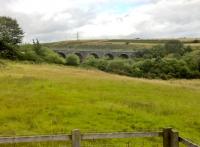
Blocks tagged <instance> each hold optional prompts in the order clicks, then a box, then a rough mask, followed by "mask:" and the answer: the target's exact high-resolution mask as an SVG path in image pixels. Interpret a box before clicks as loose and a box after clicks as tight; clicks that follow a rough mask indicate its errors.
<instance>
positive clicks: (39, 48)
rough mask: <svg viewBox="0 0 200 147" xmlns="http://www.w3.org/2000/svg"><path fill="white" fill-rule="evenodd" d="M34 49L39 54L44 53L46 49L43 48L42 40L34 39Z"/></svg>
mask: <svg viewBox="0 0 200 147" xmlns="http://www.w3.org/2000/svg"><path fill="white" fill-rule="evenodd" d="M33 49H34V51H35V52H36V54H37V55H39V56H43V55H44V50H42V46H41V44H40V42H39V41H38V39H36V42H35V40H33Z"/></svg>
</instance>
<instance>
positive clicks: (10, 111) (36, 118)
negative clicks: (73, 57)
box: [0, 61, 200, 143]
mask: <svg viewBox="0 0 200 147" xmlns="http://www.w3.org/2000/svg"><path fill="white" fill-rule="evenodd" d="M0 82H1V85H0V105H1V107H0V124H1V127H0V135H1V136H7V135H8V136H13V135H33V134H48V133H50V134H54V133H68V132H70V131H71V130H72V129H74V128H79V129H81V130H82V131H84V132H93V131H100V132H101V131H106V132H107V131H108V132H109V131H132V130H149V129H161V128H163V127H168V126H171V127H173V128H175V129H177V130H179V131H180V133H181V135H182V136H184V137H188V138H191V139H193V140H194V141H196V142H197V143H200V97H199V95H200V80H170V81H160V80H145V79H137V78H129V77H126V76H118V75H113V74H107V73H103V72H100V71H96V70H85V69H81V68H72V67H66V66H57V65H47V64H41V65H34V64H29V63H16V62H10V61H1V66H0Z"/></svg>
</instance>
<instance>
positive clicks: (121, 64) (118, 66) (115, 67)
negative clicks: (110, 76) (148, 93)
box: [107, 59, 132, 75]
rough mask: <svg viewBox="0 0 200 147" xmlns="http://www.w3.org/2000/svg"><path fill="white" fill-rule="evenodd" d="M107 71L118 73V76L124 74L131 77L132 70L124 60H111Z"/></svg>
mask: <svg viewBox="0 0 200 147" xmlns="http://www.w3.org/2000/svg"><path fill="white" fill-rule="evenodd" d="M107 71H110V72H114V73H118V74H125V75H131V72H132V68H131V66H130V65H129V64H128V63H127V62H126V61H125V60H119V59H116V60H112V61H110V62H109V64H108V65H107Z"/></svg>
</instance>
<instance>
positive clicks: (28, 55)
mask: <svg viewBox="0 0 200 147" xmlns="http://www.w3.org/2000/svg"><path fill="white" fill-rule="evenodd" d="M40 53H41V54H38V52H36V50H35V47H34V46H33V45H31V44H27V45H22V46H20V53H19V59H21V60H29V61H34V62H36V63H41V62H47V63H56V64H65V60H64V58H62V57H61V56H59V55H58V54H57V53H55V52H54V51H52V50H51V49H49V48H47V47H42V46H41V48H40Z"/></svg>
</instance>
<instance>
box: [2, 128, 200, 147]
mask: <svg viewBox="0 0 200 147" xmlns="http://www.w3.org/2000/svg"><path fill="white" fill-rule="evenodd" d="M145 137H162V138H163V147H179V143H182V144H184V145H186V146H188V147H200V146H199V145H197V144H194V143H192V142H191V141H189V140H187V139H185V138H182V137H180V136H179V133H178V132H177V131H174V130H173V129H171V128H166V129H163V131H157V132H115V133H81V132H80V131H79V130H78V129H75V130H73V131H72V133H71V134H66V135H50V136H24V137H4V138H0V144H13V143H33V142H48V141H49V142H52V141H71V144H72V147H81V141H84V140H97V139H117V138H145Z"/></svg>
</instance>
